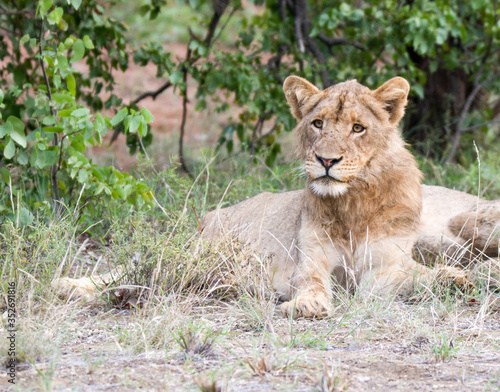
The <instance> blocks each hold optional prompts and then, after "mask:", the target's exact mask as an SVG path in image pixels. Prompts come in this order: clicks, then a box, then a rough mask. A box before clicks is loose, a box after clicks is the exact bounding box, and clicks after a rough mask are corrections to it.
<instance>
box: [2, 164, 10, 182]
mask: <svg viewBox="0 0 500 392" xmlns="http://www.w3.org/2000/svg"><path fill="white" fill-rule="evenodd" d="M0 177H1V178H2V180H3V181H4V182H5V183H6V184H8V183H9V180H10V171H9V170H8V169H7V168H6V167H2V168H0Z"/></svg>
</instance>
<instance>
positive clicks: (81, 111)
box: [71, 108, 90, 117]
mask: <svg viewBox="0 0 500 392" xmlns="http://www.w3.org/2000/svg"><path fill="white" fill-rule="evenodd" d="M89 113H90V109H87V108H80V109H76V110H73V113H71V117H85V116H86V115H87V114H89Z"/></svg>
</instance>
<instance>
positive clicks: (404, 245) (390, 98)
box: [202, 77, 500, 317]
mask: <svg viewBox="0 0 500 392" xmlns="http://www.w3.org/2000/svg"><path fill="white" fill-rule="evenodd" d="M284 91H285V95H286V97H287V100H288V103H289V105H290V107H291V111H292V113H293V114H294V116H295V118H296V119H297V121H298V125H297V127H296V129H295V133H296V136H297V153H298V156H299V157H300V158H301V159H303V160H304V162H305V170H306V173H307V175H308V178H309V181H308V186H307V188H306V189H305V190H303V191H295V192H285V193H282V194H270V193H263V194H260V195H258V196H256V197H254V198H252V199H249V200H246V201H244V202H242V203H239V204H237V205H235V206H233V207H229V208H225V209H220V210H216V211H212V212H211V213H209V214H207V215H206V216H205V217H204V219H203V221H202V226H203V228H204V230H203V236H204V237H205V238H206V239H208V240H210V241H211V242H214V241H216V240H217V239H220V238H224V237H226V236H228V237H230V238H236V239H238V240H239V241H241V242H243V243H245V244H247V245H248V246H249V247H250V248H251V249H253V250H254V251H258V252H260V254H261V255H263V256H265V257H267V258H268V259H269V268H268V274H269V279H270V281H271V283H272V286H273V287H274V289H275V290H276V292H277V293H278V295H279V296H280V297H281V299H282V300H285V301H288V302H285V303H284V304H283V305H282V311H283V313H284V314H285V315H290V314H291V313H294V315H295V316H304V317H322V316H325V315H328V314H329V313H330V312H331V296H332V293H331V289H330V276H331V275H332V274H333V275H335V277H336V278H337V281H338V282H339V283H341V284H343V285H344V286H346V287H347V286H351V285H354V286H357V287H360V288H361V289H362V290H364V291H367V292H372V291H380V290H384V291H386V290H388V289H393V288H397V287H401V285H403V284H405V283H410V282H412V281H413V279H414V277H415V276H420V277H428V276H430V274H431V272H430V271H429V270H428V269H427V268H425V267H424V266H422V265H421V264H419V263H416V262H415V261H414V259H413V258H412V250H413V248H414V245H415V243H416V241H417V238H418V241H419V242H421V239H424V242H423V244H424V245H425V244H426V242H425V237H428V234H429V233H422V229H421V227H422V226H426V219H427V217H426V216H425V214H426V213H429V218H432V219H434V226H433V227H432V230H430V231H429V232H430V233H431V237H429V238H430V241H429V240H427V243H428V244H432V245H433V246H429V249H428V253H432V252H440V251H441V250H442V249H443V246H446V245H445V243H446V241H449V242H452V243H453V242H454V241H455V242H456V241H457V240H461V242H462V243H464V242H467V238H462V236H464V235H465V236H467V235H469V234H468V231H470V230H469V229H468V227H469V226H470V225H469V226H467V224H468V223H466V222H465V220H464V218H463V217H462V218H461V217H460V214H461V213H466V214H469V213H470V212H471V208H472V206H471V205H472V204H473V203H472V202H471V203H469V202H468V201H467V202H464V203H463V205H462V204H461V205H460V208H459V210H458V211H450V209H453V205H452V204H450V200H449V199H448V203H446V199H447V198H448V197H449V196H450V194H451V193H453V196H454V197H455V198H459V199H460V197H463V198H465V199H469V198H471V199H470V200H472V201H476V200H478V199H477V198H474V197H473V196H470V195H465V194H461V193H459V192H455V191H451V190H447V189H445V188H440V187H424V188H422V187H421V185H420V181H421V177H422V175H421V173H420V171H419V170H418V168H417V165H416V162H415V159H414V157H413V156H412V155H411V154H410V152H409V151H408V150H407V149H406V147H405V143H404V142H403V140H402V138H401V136H400V134H399V131H398V129H397V125H398V123H399V121H400V119H401V117H402V116H403V114H404V107H405V105H406V102H407V95H408V91H409V85H408V83H407V82H406V81H405V80H404V79H403V78H394V79H391V80H389V81H388V82H386V83H385V84H384V85H382V86H381V87H379V88H378V89H377V90H375V91H371V90H370V89H368V88H367V87H364V86H362V85H360V84H359V83H357V82H356V81H348V82H345V83H340V84H338V85H335V86H332V87H330V88H328V89H326V90H324V91H321V90H319V89H318V88H316V87H315V86H314V85H312V84H311V83H309V82H308V81H306V80H304V79H302V78H298V77H289V78H287V80H286V81H285V84H284ZM317 120H320V122H318V121H317ZM354 125H361V126H362V128H360V127H359V126H357V127H356V128H354ZM355 129H356V130H359V129H363V131H362V132H357V131H356V132H354V130H355ZM331 162H335V163H334V164H333V165H332V166H331V167H329V168H328V169H327V166H328V165H329V164H331ZM422 189H423V191H424V194H425V198H424V209H423V212H424V216H423V222H424V224H423V225H421V223H420V222H421V213H422ZM433 190H435V191H436V193H437V194H438V196H442V199H443V200H441V202H440V203H441V204H446V205H445V206H442V207H441V206H440V208H441V211H440V214H434V211H433V208H432V203H433V196H432V193H433ZM427 193H429V195H427ZM491 208H493V209H494V208H497V210H496V211H497V212H498V211H500V208H499V204H498V202H497V203H496V204H495V203H493V204H492V205H491ZM447 212H448V213H449V214H448V215H446V217H445V218H444V219H441V221H438V220H437V219H436V218H437V215H442V214H443V213H444V214H446V213H447ZM450 212H451V213H450ZM497 215H498V214H497ZM467 216H469V215H467ZM454 217H455V218H454ZM450 218H452V219H450ZM432 219H430V220H432ZM498 221H500V219H497V221H496V222H498ZM467 222H470V219H469V220H467ZM496 222H495V221H491V220H487V219H486V223H485V224H483V227H485V228H486V227H487V229H490V228H491V227H494V226H495V225H496ZM463 224H465V227H464V230H458V227H461V225H462V226H463ZM473 230H474V229H473ZM485 230H486V229H485ZM476 231H477V230H476ZM497 231H498V226H497ZM481 235H483V234H481ZM481 235H479V236H477V235H476V236H475V237H474V238H475V240H476V242H477V243H479V242H480V241H481V240H482V239H484V238H482V237H481ZM483 236H484V235H483ZM479 237H481V239H480V238H479ZM483 242H484V243H486V241H483ZM489 243H490V245H489V246H490V248H494V246H491V241H490V242H489ZM497 243H498V240H497ZM439 276H440V277H441V278H446V279H449V278H451V279H454V280H455V281H456V282H458V283H464V282H466V281H467V279H466V276H465V274H464V273H462V272H461V271H459V270H457V269H454V268H441V269H440V271H439Z"/></svg>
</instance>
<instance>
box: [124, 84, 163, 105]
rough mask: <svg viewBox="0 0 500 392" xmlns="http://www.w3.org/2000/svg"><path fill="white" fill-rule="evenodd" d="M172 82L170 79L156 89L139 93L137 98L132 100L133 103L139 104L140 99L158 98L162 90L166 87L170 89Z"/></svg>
mask: <svg viewBox="0 0 500 392" xmlns="http://www.w3.org/2000/svg"><path fill="white" fill-rule="evenodd" d="M171 85H172V83H170V81H168V82H166V83H164V84H163V85H162V86H161V87H160V88H159V89H157V90H154V91H146V92H145V93H142V94H141V95H139V96H138V97H137V98H136V99H134V100H133V101H132V103H133V104H136V105H137V104H138V103H139V102H140V101H142V100H143V99H145V98H148V97H151V98H153V100H155V99H156V97H157V96H158V95H160V94H161V93H162V92H164V91H165V90H166V89H168V88H169V87H170V86H171Z"/></svg>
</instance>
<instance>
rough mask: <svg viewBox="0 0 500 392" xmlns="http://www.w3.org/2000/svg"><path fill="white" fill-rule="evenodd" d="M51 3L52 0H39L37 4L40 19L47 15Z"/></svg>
mask: <svg viewBox="0 0 500 392" xmlns="http://www.w3.org/2000/svg"><path fill="white" fill-rule="evenodd" d="M52 1H53V0H40V1H39V2H38V7H39V11H40V16H41V17H42V19H43V17H44V16H45V14H46V13H47V11H48V10H49V8H50V7H52Z"/></svg>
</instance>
